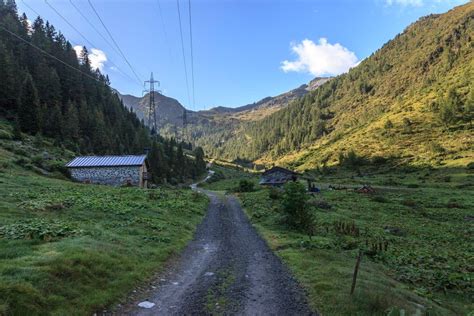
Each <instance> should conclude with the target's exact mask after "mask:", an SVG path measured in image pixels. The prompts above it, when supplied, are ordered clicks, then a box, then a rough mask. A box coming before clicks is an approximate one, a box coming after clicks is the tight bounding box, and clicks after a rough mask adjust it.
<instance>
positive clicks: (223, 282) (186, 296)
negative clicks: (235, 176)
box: [119, 191, 314, 315]
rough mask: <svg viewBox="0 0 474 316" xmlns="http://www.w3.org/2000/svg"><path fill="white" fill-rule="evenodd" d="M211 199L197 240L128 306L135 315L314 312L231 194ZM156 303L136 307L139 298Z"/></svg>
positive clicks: (301, 313) (214, 196) (126, 309)
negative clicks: (149, 306)
mask: <svg viewBox="0 0 474 316" xmlns="http://www.w3.org/2000/svg"><path fill="white" fill-rule="evenodd" d="M202 192H204V193H206V194H207V195H208V196H209V198H210V200H211V203H210V205H209V209H208V212H207V214H206V216H205V218H204V220H203V222H202V223H201V224H200V225H199V226H198V228H197V230H196V233H195V236H194V239H193V241H191V242H190V243H189V244H188V245H187V247H186V248H185V250H184V251H183V253H182V254H181V255H180V257H179V259H178V261H177V264H175V265H174V266H173V267H171V268H170V269H169V270H168V271H167V272H166V273H165V274H164V275H163V276H162V277H161V282H159V284H156V288H155V289H152V290H151V291H149V292H147V293H143V295H142V297H141V300H139V301H136V302H133V303H131V304H130V305H128V306H127V307H124V308H123V310H122V311H119V313H120V314H128V315H130V314H132V315H157V314H158V315H170V314H171V315H183V314H186V315H189V314H194V315H196V314H215V313H224V314H238V315H313V314H314V313H312V312H311V311H310V309H309V307H308V305H307V302H306V299H305V296H304V293H303V291H302V290H301V289H300V287H299V286H298V284H297V283H296V282H295V280H294V279H293V277H292V276H291V275H290V273H289V271H288V270H287V268H286V267H285V266H284V265H283V264H282V263H281V261H280V260H279V259H278V258H277V257H276V256H275V255H274V254H273V253H272V252H271V250H270V249H269V248H268V246H267V244H266V243H265V241H263V239H262V238H261V237H260V236H259V235H258V234H257V232H256V231H255V229H254V228H253V227H252V225H251V224H250V222H249V221H248V219H247V217H246V215H245V214H244V212H243V210H242V209H241V207H240V205H239V203H238V201H237V200H236V198H235V197H233V196H217V195H216V194H215V193H212V192H208V191H202ZM143 300H147V301H149V302H152V303H154V304H155V305H154V306H153V307H152V308H148V309H145V308H141V307H138V305H137V304H138V303H139V302H140V301H143Z"/></svg>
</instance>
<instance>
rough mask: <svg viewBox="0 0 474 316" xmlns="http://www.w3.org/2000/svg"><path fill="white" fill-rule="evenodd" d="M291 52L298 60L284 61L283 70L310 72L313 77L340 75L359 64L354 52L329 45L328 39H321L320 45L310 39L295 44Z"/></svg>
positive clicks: (337, 45) (335, 45)
mask: <svg viewBox="0 0 474 316" xmlns="http://www.w3.org/2000/svg"><path fill="white" fill-rule="evenodd" d="M291 50H292V51H293V52H294V53H295V54H296V55H297V56H298V58H297V59H296V60H294V61H288V60H285V61H283V62H282V65H281V69H282V70H283V71H284V72H290V71H296V72H308V73H310V74H312V75H313V76H323V75H339V74H341V73H344V72H346V71H348V70H349V69H350V68H351V67H353V66H354V65H355V64H356V63H357V62H358V59H357V56H356V55H355V54H354V53H353V52H351V51H350V50H348V49H347V48H345V47H344V46H342V45H341V44H339V43H336V44H331V43H329V42H328V40H327V39H326V38H320V39H319V41H318V43H314V42H313V41H312V40H309V39H305V40H303V41H302V42H301V43H299V44H295V43H293V44H291Z"/></svg>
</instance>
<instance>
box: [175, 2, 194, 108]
mask: <svg viewBox="0 0 474 316" xmlns="http://www.w3.org/2000/svg"><path fill="white" fill-rule="evenodd" d="M176 4H177V6H178V19H179V33H180V35H181V51H182V53H183V63H184V76H185V77H186V91H187V93H188V102H189V104H191V97H190V95H189V81H188V69H187V67H186V55H185V53H184V40H183V28H182V26H181V11H180V9H179V0H176Z"/></svg>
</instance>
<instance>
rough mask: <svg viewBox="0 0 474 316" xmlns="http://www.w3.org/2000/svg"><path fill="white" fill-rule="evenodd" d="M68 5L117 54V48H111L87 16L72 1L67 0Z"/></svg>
mask: <svg viewBox="0 0 474 316" xmlns="http://www.w3.org/2000/svg"><path fill="white" fill-rule="evenodd" d="M69 3H71V5H72V6H73V8H74V9H75V10H76V11H77V13H79V15H80V16H82V18H83V19H84V20H85V21H86V22H87V24H89V25H90V27H92V28H93V29H94V31H96V32H97V34H99V36H100V37H101V38H102V39H103V40H104V42H106V43H107V45H109V46H110V47H111V48H112V49H113V50H115V51H116V52H117V53H119V52H118V50H117V48H115V46H113V45H112V44H111V43H110V42H109V41H108V40H107V38H106V37H105V36H104V35H102V33H101V32H100V31H99V30H98V29H97V28H96V27H95V25H94V24H93V23H92V22H91V21H90V20H89V19H88V18H87V16H85V14H84V13H82V11H81V10H79V8H78V7H77V6H76V5H75V4H74V2H72V0H69Z"/></svg>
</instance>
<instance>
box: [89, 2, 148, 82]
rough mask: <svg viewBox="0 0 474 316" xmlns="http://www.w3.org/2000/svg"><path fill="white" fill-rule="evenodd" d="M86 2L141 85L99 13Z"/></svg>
mask: <svg viewBox="0 0 474 316" xmlns="http://www.w3.org/2000/svg"><path fill="white" fill-rule="evenodd" d="M87 2H89V5H90V7H91V8H92V10H93V11H94V13H95V15H96V16H97V18H98V19H99V21H100V24H102V26H103V27H104V29H105V31H106V32H107V34H108V35H109V37H110V39H111V40H112V42H113V43H114V45H115V46H116V47H117V49H118V50H119V52H120V55H121V56H122V57H123V59H124V60H125V62H126V63H127V65H128V67H130V69H131V70H132V72H133V74H134V75H135V77H136V78H137V80H138V82H140V85H141V82H142V80H140V76H138V75H137V72H136V71H135V69H134V68H133V67H132V65H131V64H130V62H129V61H128V59H127V57H125V54H124V53H123V51H122V50H121V49H120V46H119V45H118V44H117V42H116V41H115V39H114V37H113V36H112V34H111V33H110V31H109V29H108V28H107V26H106V25H105V23H104V21H102V18H101V17H100V15H99V13H97V10H96V9H95V7H94V5H93V4H92V2H91V0H87Z"/></svg>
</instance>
